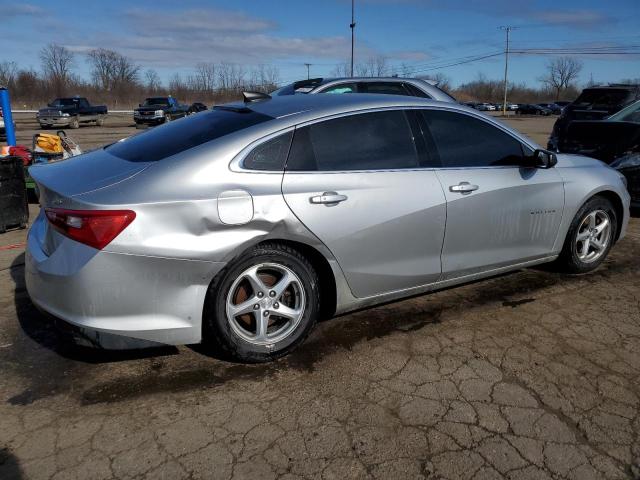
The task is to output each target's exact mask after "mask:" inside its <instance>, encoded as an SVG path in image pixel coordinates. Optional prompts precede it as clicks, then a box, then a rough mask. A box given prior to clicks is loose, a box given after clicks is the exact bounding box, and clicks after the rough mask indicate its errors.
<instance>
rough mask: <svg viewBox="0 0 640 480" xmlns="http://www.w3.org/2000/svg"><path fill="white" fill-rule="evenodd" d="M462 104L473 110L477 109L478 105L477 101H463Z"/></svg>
mask: <svg viewBox="0 0 640 480" xmlns="http://www.w3.org/2000/svg"><path fill="white" fill-rule="evenodd" d="M462 105H465V106H467V107H469V108H473V109H475V110H477V108H476V107H477V106H478V102H464V103H463V104H462Z"/></svg>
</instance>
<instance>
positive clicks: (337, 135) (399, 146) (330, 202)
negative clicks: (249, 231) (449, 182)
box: [282, 110, 446, 297]
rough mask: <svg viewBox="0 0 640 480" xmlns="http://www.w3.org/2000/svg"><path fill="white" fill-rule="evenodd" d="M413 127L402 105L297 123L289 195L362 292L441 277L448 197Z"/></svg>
mask: <svg viewBox="0 0 640 480" xmlns="http://www.w3.org/2000/svg"><path fill="white" fill-rule="evenodd" d="M413 131H414V130H412V128H411V123H410V117H409V116H408V115H407V114H406V113H405V112H403V111H402V110H385V111H378V112H370V113H361V114H354V115H348V116H342V117H338V118H333V119H329V120H323V121H320V122H316V123H313V124H311V125H306V126H301V127H298V128H297V129H296V132H295V135H294V139H293V142H292V146H291V150H290V153H289V158H288V161H287V167H286V172H285V175H284V178H283V184H282V191H283V194H284V198H285V200H286V202H287V204H288V205H289V207H290V208H291V209H292V211H293V212H294V213H295V215H296V216H297V217H298V218H299V219H300V220H301V221H302V223H304V224H305V225H306V226H307V228H309V230H311V231H312V232H313V233H314V234H315V235H316V236H317V237H318V238H319V239H320V240H321V241H322V242H323V243H324V244H325V245H326V246H327V247H328V248H329V250H331V252H332V253H333V255H334V256H335V258H336V259H337V260H338V262H339V264H340V266H341V268H342V270H343V272H344V274H345V277H346V279H347V282H348V283H349V286H350V288H351V290H352V292H353V293H354V295H356V296H357V297H368V296H372V295H376V294H380V293H385V292H391V291H397V290H403V289H407V288H411V287H414V286H417V285H423V284H427V283H431V282H434V281H436V280H438V278H439V277H440V273H441V268H440V251H441V248H442V241H443V238H444V225H445V213H446V212H445V197H444V193H443V191H442V188H441V186H440V183H439V181H438V179H437V177H436V174H435V171H434V170H433V168H430V167H429V166H427V165H425V161H424V157H422V156H421V155H420V154H421V153H424V152H423V149H422V148H421V145H420V144H419V145H418V148H417V147H416V143H415V142H414V133H413ZM419 141H421V137H420V139H419Z"/></svg>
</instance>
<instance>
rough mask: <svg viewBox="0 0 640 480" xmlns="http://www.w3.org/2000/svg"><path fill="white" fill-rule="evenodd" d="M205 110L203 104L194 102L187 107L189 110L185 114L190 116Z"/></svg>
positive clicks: (205, 107)
mask: <svg viewBox="0 0 640 480" xmlns="http://www.w3.org/2000/svg"><path fill="white" fill-rule="evenodd" d="M206 109H207V106H206V105H205V104H204V103H201V102H194V103H192V104H191V105H190V106H189V110H188V111H187V113H188V114H189V115H192V114H194V113H198V112H204V111H205V110H206Z"/></svg>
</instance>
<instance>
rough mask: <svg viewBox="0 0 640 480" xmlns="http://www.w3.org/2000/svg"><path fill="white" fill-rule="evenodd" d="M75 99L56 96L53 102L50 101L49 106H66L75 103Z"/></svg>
mask: <svg viewBox="0 0 640 480" xmlns="http://www.w3.org/2000/svg"><path fill="white" fill-rule="evenodd" d="M77 101H78V99H77V98H56V99H55V100H54V101H53V102H51V106H52V107H68V106H70V105H75V104H76V102H77Z"/></svg>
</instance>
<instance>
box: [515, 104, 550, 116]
mask: <svg viewBox="0 0 640 480" xmlns="http://www.w3.org/2000/svg"><path fill="white" fill-rule="evenodd" d="M516 113H517V114H519V115H544V116H548V115H551V110H549V109H548V108H545V107H541V106H540V105H535V104H533V103H521V104H520V105H518V110H516Z"/></svg>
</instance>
